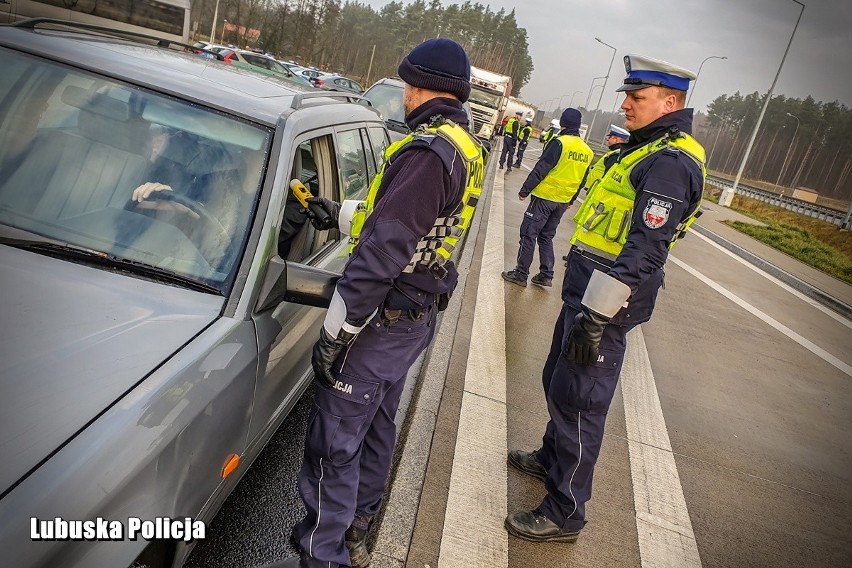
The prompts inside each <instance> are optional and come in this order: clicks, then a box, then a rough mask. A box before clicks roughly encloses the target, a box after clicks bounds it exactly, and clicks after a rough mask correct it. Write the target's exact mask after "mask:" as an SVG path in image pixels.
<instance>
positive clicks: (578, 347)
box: [565, 306, 609, 367]
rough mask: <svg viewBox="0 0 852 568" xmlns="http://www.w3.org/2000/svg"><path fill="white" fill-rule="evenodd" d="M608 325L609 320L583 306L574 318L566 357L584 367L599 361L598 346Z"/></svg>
mask: <svg viewBox="0 0 852 568" xmlns="http://www.w3.org/2000/svg"><path fill="white" fill-rule="evenodd" d="M608 323H609V318H607V317H604V316H602V315H600V314H598V313H595V312H593V311H592V310H590V309H589V308H587V307H586V306H583V307H582V308H581V309H580V313H579V314H577V315H576V316H574V327H573V328H571V335H570V336H569V337H568V345H567V347H566V348H565V357H567V358H568V360H569V361H574V362H575V363H577V364H578V365H580V366H583V367H586V366H588V365H591V364H592V363H594V362H595V361H597V359H598V345H600V344H601V338H602V337H603V332H604V329H605V328H606V326H607V324H608Z"/></svg>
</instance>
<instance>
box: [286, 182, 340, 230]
mask: <svg viewBox="0 0 852 568" xmlns="http://www.w3.org/2000/svg"><path fill="white" fill-rule="evenodd" d="M290 189H291V190H292V191H293V195H295V196H296V199H297V200H298V201H299V203H300V204H301V205H302V207H304V208H305V209H306V210H307V211H308V216H309V217H312V218H314V219H316V220H317V224H319V225H320V226H325V225H328V224H330V223H331V215H329V213H328V211H326V210H325V209H324V208H323V207H322V205H320V204H318V203H308V199H311V198H313V194H312V193H311V191H310V190H309V189H308V188H307V187H305V184H303V183H302V182H300V181H299V180H297V179H291V180H290Z"/></svg>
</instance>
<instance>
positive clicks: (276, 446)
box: [185, 388, 313, 568]
mask: <svg viewBox="0 0 852 568" xmlns="http://www.w3.org/2000/svg"><path fill="white" fill-rule="evenodd" d="M312 401H313V388H309V389H308V390H307V391H306V392H305V394H304V395H303V396H302V399H301V400H300V401H299V402H298V404H297V405H296V406H295V407H294V408H293V411H292V412H291V413H290V415H289V416H288V417H287V418H286V419H285V420H284V422H283V423H282V424H281V426H280V427H279V428H278V431H277V432H276V433H275V435H274V436H273V437H272V438H271V439H270V440H269V443H268V444H267V445H266V448H264V450H263V451H262V452H261V454H260V455H259V456H258V457H257V459H256V460H255V462H254V464H252V466H251V467H250V468H249V470H248V471H247V472H246V474H245V476H244V477H243V479H242V480H240V483H239V484H238V485H237V487H236V488H235V489H234V491H233V493H231V495H230V496H229V497H228V500H227V501H225V504H224V505H223V506H222V508H221V509H220V510H219V513H218V514H217V515H216V518H215V519H214V520H213V522H212V523H211V524H210V526H209V527H208V531H207V539H205V540H203V541H200V542H199V543H198V544H197V545H196V546H195V548H194V549H193V551H192V554H191V555H190V557H189V559H188V561H187V563H186V564H185V566H187V567H188V568H235V567H240V568H248V567H254V566H263V565H264V564H268V563H270V562H273V561H275V560H280V559H282V558H286V557H288V556H295V555H296V552H295V550H294V548H293V546H292V544H291V543H290V530H291V529H292V528H293V526H294V525H295V524H296V523H297V522H298V521H299V520H301V518H302V516H303V515H304V513H305V509H304V506H303V505H302V500H301V498H300V497H299V492H298V489H297V488H296V476H297V475H298V473H299V468H300V467H301V465H302V452H303V451H304V440H305V431H306V430H307V427H308V414H309V413H310V409H311V403H312Z"/></svg>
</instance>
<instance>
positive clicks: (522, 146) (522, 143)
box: [515, 140, 527, 168]
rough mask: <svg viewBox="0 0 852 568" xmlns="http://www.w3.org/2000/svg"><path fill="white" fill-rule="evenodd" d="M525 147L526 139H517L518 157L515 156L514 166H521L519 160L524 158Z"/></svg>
mask: <svg viewBox="0 0 852 568" xmlns="http://www.w3.org/2000/svg"><path fill="white" fill-rule="evenodd" d="M526 149H527V141H526V140H520V141H518V157H517V158H515V167H516V168H520V167H521V160H523V159H524V150H526Z"/></svg>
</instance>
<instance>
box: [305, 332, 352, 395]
mask: <svg viewBox="0 0 852 568" xmlns="http://www.w3.org/2000/svg"><path fill="white" fill-rule="evenodd" d="M355 337H356V334H354V333H349V332H348V331H344V330H342V329H341V330H340V331H339V332H338V333H337V337H332V336H331V335H329V334H328V332H327V331H326V330H325V327H322V328H320V338H319V340H317V342H316V343H315V344H314V352H313V356H312V357H311V365H312V366H313V368H314V377H316V379H317V381H319V382H320V383H321V384H322V385H324V386H326V387H329V388H331V387H333V386H334V377H333V376H332V374H331V366H332V365H333V364H334V362H335V361H336V360H337V358H338V357H339V356H340V353H341V352H342V351H343V350H344V349H345V348H346V347H348V346H349V345H351V344H352V342H353V341H355Z"/></svg>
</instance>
